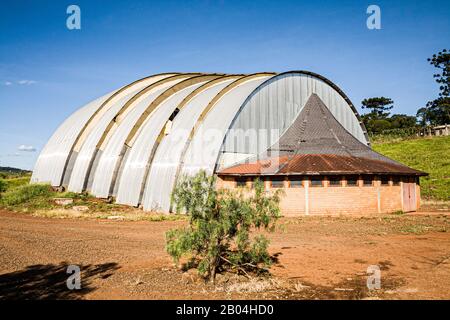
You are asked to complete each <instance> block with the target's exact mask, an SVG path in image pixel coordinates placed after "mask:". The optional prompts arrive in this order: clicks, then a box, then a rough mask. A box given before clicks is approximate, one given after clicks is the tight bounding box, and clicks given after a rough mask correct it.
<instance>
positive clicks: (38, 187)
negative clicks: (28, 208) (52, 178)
mask: <svg viewBox="0 0 450 320" xmlns="http://www.w3.org/2000/svg"><path fill="white" fill-rule="evenodd" d="M52 195H53V191H52V189H51V187H50V186H49V185H43V184H28V185H23V186H20V187H17V188H15V189H12V190H9V191H7V192H5V193H4V194H3V196H2V198H1V200H0V204H1V205H4V206H7V207H10V206H16V205H20V204H23V203H26V202H28V201H30V200H33V199H35V198H48V197H51V196H52Z"/></svg>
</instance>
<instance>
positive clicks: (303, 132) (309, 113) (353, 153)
mask: <svg viewBox="0 0 450 320" xmlns="http://www.w3.org/2000/svg"><path fill="white" fill-rule="evenodd" d="M219 173H220V174H409V175H422V174H424V173H423V172H420V171H417V170H414V169H411V168H409V167H407V166H405V165H403V164H401V163H399V162H396V161H394V160H392V159H390V158H388V157H385V156H383V155H381V154H379V153H377V152H375V151H373V150H372V149H371V148H370V147H369V146H367V145H365V144H363V143H362V142H360V141H359V140H358V139H356V138H355V137H354V136H353V135H351V134H350V133H349V132H348V131H347V130H346V129H345V128H344V127H343V126H342V125H341V124H340V123H339V121H338V120H336V118H335V117H334V116H333V114H332V113H331V112H330V110H329V109H328V108H327V106H326V105H325V104H324V103H323V101H322V100H321V99H320V98H319V97H318V96H317V95H316V94H312V95H311V96H310V97H309V99H308V101H307V102H306V104H305V106H304V107H303V109H302V111H301V112H300V113H299V115H298V116H297V118H296V119H295V120H294V122H293V123H292V125H291V126H290V127H289V128H288V129H287V130H286V131H285V132H284V133H283V134H282V136H281V137H280V139H279V140H278V142H277V143H275V144H274V145H272V146H271V147H270V148H268V149H267V151H266V152H265V153H263V154H261V155H259V156H258V157H257V158H253V159H251V160H247V161H246V163H241V164H238V165H235V166H232V167H230V168H226V169H224V170H222V171H220V172H219Z"/></svg>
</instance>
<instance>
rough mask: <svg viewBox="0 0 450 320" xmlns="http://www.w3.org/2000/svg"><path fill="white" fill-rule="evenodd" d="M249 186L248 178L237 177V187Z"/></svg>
mask: <svg viewBox="0 0 450 320" xmlns="http://www.w3.org/2000/svg"><path fill="white" fill-rule="evenodd" d="M246 186H247V178H237V179H236V187H238V188H244V187H246Z"/></svg>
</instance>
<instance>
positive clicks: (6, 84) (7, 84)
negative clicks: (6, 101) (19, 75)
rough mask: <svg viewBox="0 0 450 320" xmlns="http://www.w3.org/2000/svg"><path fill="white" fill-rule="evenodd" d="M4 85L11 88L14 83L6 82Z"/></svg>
mask: <svg viewBox="0 0 450 320" xmlns="http://www.w3.org/2000/svg"><path fill="white" fill-rule="evenodd" d="M3 84H4V85H5V86H10V85H12V82H11V81H5V82H4V83H3Z"/></svg>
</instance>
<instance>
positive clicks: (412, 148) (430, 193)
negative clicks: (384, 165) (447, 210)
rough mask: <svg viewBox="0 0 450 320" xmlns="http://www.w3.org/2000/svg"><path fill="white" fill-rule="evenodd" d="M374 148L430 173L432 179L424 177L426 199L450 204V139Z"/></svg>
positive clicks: (394, 143)
mask: <svg viewBox="0 0 450 320" xmlns="http://www.w3.org/2000/svg"><path fill="white" fill-rule="evenodd" d="M373 149H374V150H375V151H377V152H379V153H381V154H384V155H385V156H387V157H389V158H391V159H394V160H397V161H399V162H401V163H403V164H406V165H407V166H410V167H412V168H414V169H418V170H422V171H425V172H428V173H429V174H430V175H429V176H428V177H422V178H420V184H421V193H422V198H424V199H430V200H444V201H450V136H447V137H433V138H420V139H414V140H404V141H399V142H386V143H374V145H373Z"/></svg>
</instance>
